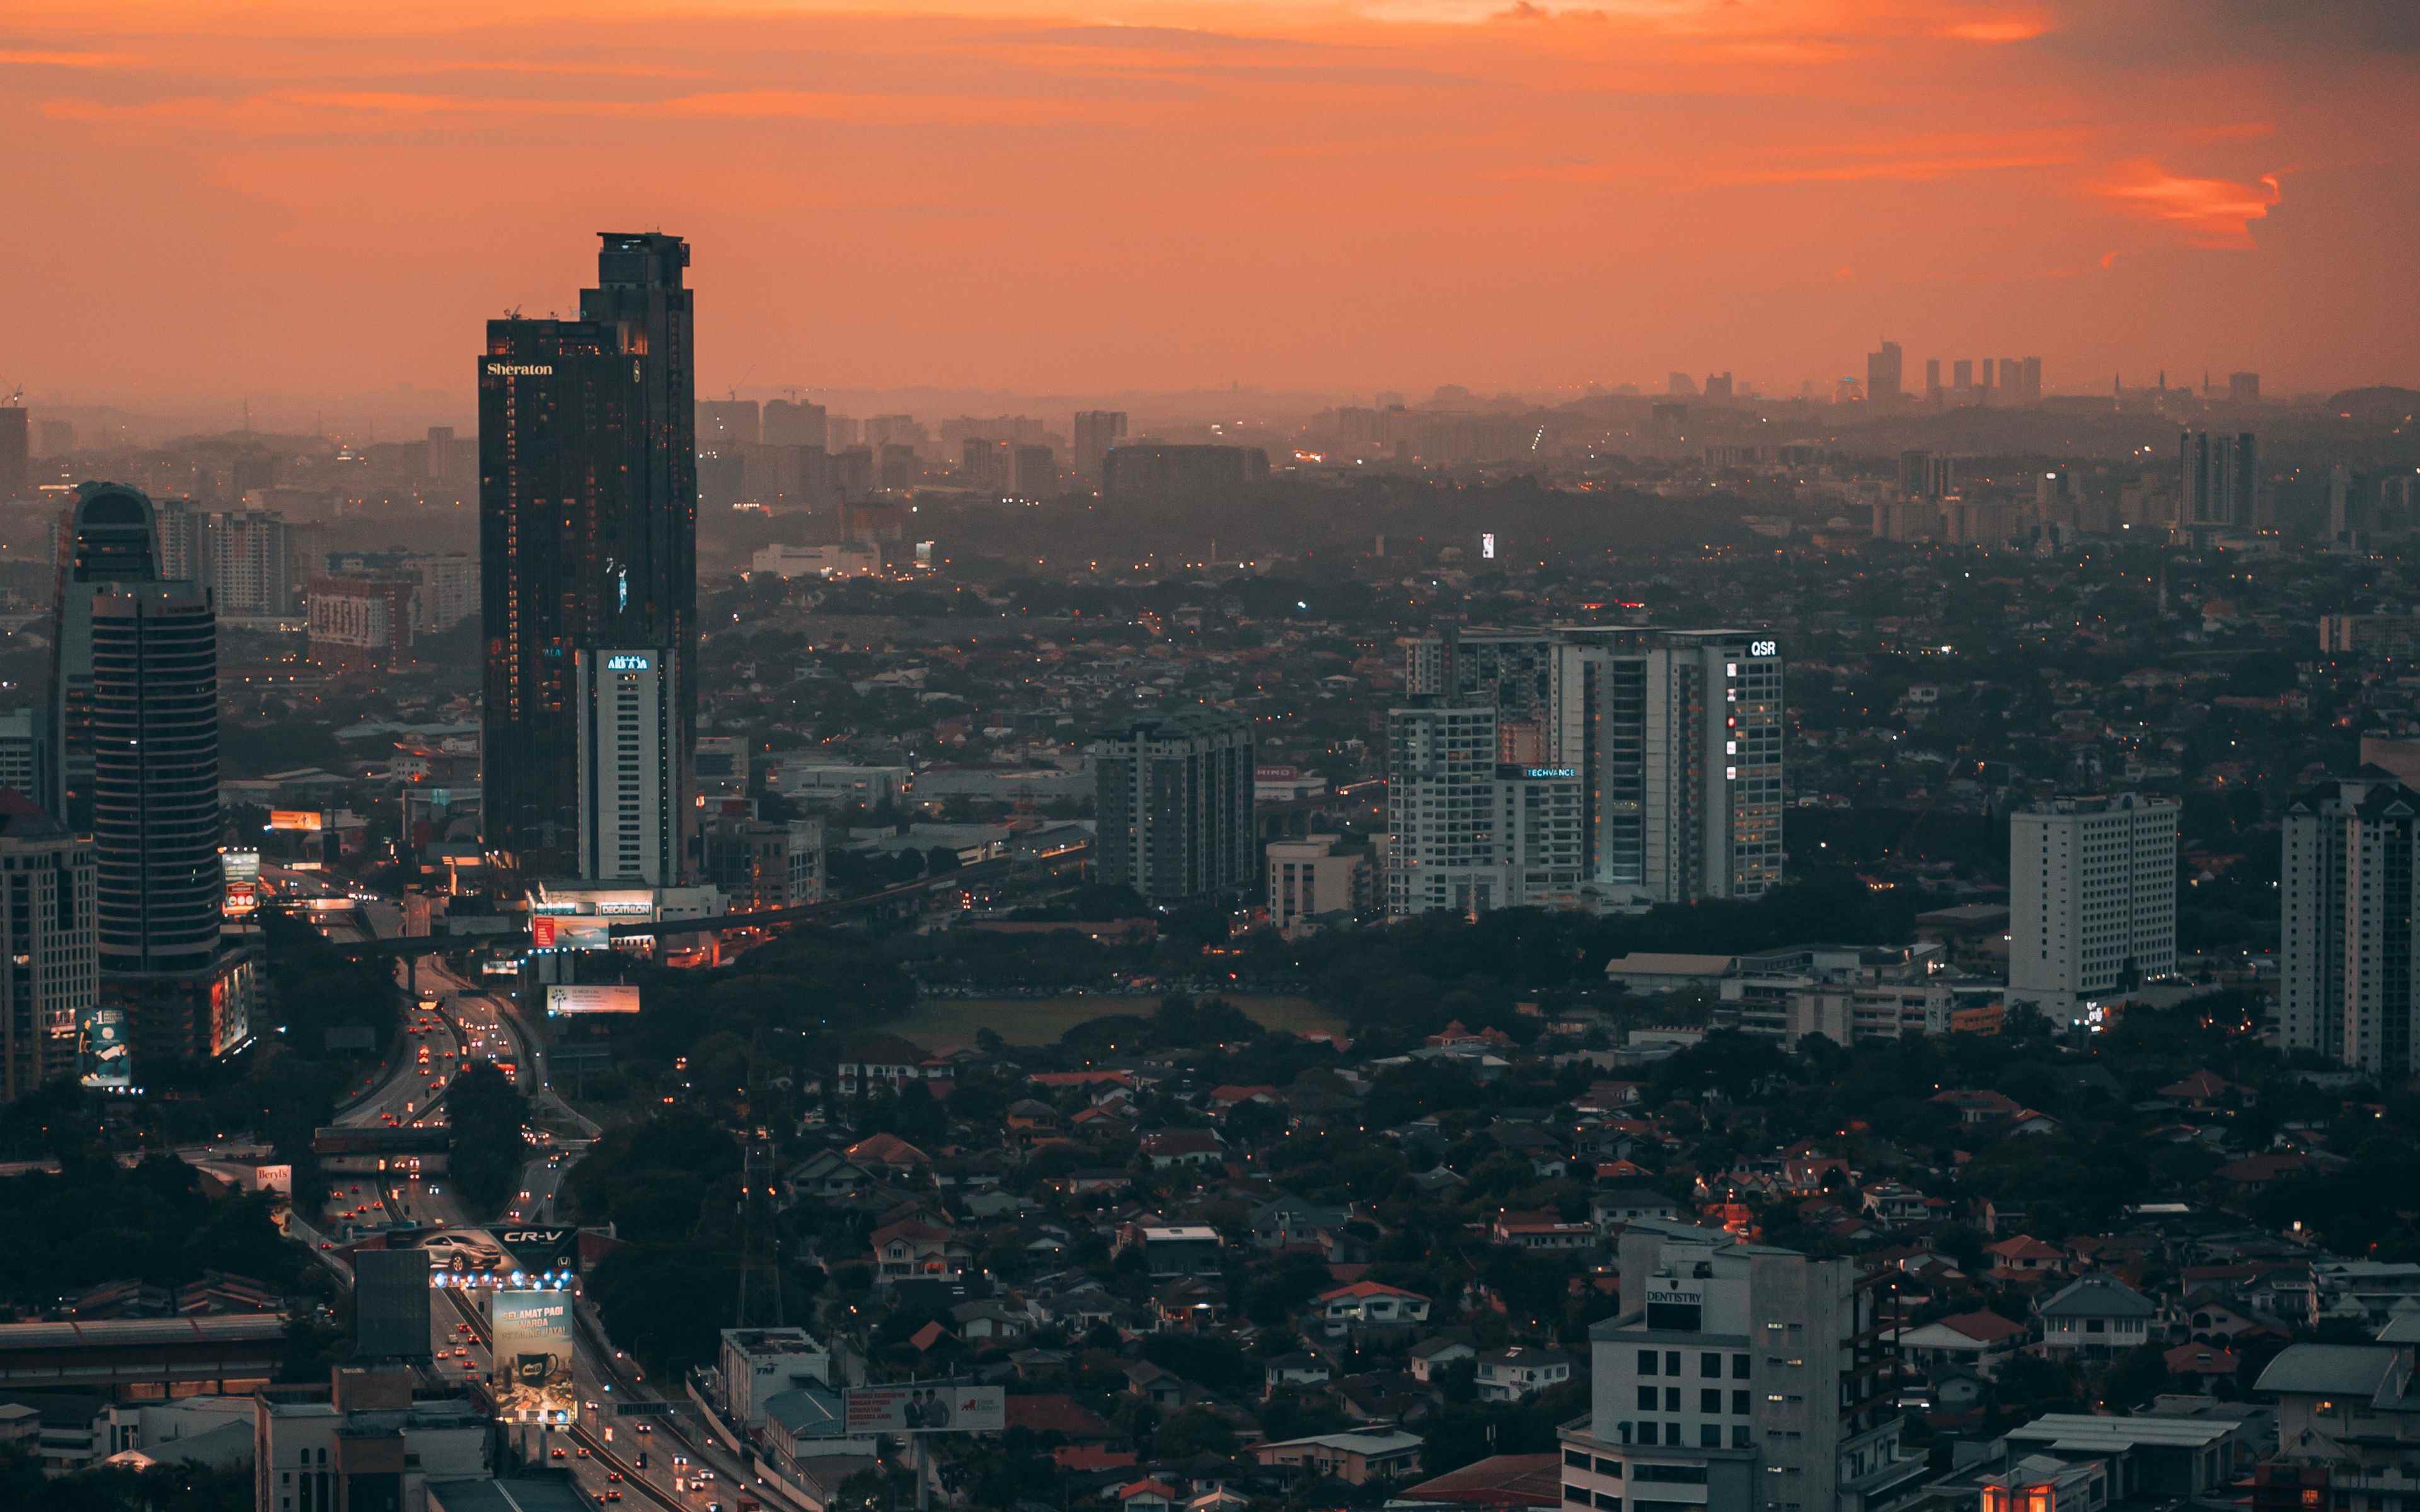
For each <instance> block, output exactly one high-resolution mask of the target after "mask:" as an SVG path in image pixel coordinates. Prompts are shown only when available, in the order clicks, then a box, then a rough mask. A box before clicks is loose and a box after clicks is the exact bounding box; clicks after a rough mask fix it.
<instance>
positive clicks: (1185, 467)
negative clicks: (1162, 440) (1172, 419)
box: [1101, 445, 1269, 501]
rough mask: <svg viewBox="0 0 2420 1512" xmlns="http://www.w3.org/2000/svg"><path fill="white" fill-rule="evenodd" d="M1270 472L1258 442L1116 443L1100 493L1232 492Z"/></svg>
mask: <svg viewBox="0 0 2420 1512" xmlns="http://www.w3.org/2000/svg"><path fill="white" fill-rule="evenodd" d="M1268 476H1269V454H1268V453H1266V452H1264V451H1263V450H1262V449H1261V448H1259V447H1257V446H1163V445H1140V446H1113V447H1111V448H1109V453H1108V454H1107V455H1106V456H1105V457H1104V458H1103V459H1102V464H1101V497H1102V498H1104V499H1120V500H1127V501H1134V500H1151V499H1158V500H1183V499H1200V498H1204V497H1208V496H1214V495H1220V494H1233V493H1235V492H1238V491H1240V490H1242V489H1244V488H1248V487H1249V486H1252V485H1253V484H1256V483H1265V482H1267V481H1268Z"/></svg>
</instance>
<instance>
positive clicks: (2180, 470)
mask: <svg viewBox="0 0 2420 1512" xmlns="http://www.w3.org/2000/svg"><path fill="white" fill-rule="evenodd" d="M2259 464H2260V446H2259V442H2258V440H2257V439H2256V438H2255V437H2254V436H2253V434H2252V433H2251V432H2250V431H2248V430H2247V431H2239V432H2237V433H2236V434H2234V435H2232V436H2229V435H2226V434H2224V433H2215V434H2214V433H2212V432H2210V431H2202V430H2188V431H2185V432H2183V433H2182V434H2181V435H2180V438H2179V440H2178V455H2177V534H2178V535H2179V536H2180V537H2184V538H2187V539H2190V540H2195V541H2204V540H2207V539H2208V538H2209V537H2211V536H2212V535H2218V534H2223V533H2231V532H2238V531H2248V530H2251V529H2253V528H2254V527H2255V526H2256V525H2257V523H2258V516H2259V491H2260V466H2259Z"/></svg>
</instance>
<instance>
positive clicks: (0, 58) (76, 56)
mask: <svg viewBox="0 0 2420 1512" xmlns="http://www.w3.org/2000/svg"><path fill="white" fill-rule="evenodd" d="M146 61H147V60H146V59H143V58H139V57H136V56H135V55H134V54H131V53H35V52H26V51H22V50H16V51H12V50H10V49H8V48H0V68H24V69H132V68H137V67H140V66H141V65H142V64H143V63H144V62H146Z"/></svg>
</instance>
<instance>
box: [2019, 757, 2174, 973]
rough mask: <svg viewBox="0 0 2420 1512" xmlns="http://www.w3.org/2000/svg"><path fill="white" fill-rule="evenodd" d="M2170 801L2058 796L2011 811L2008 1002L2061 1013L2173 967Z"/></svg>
mask: <svg viewBox="0 0 2420 1512" xmlns="http://www.w3.org/2000/svg"><path fill="white" fill-rule="evenodd" d="M2180 811H2181V810H2180V807H2179V806H2178V805H2177V804H2176V803H2175V802H2174V801H2173V800H2170V799H2165V798H2150V797H2144V796H2142V795H2136V794H2131V793H2121V794H2118V795H2116V796H2114V797H2089V798H2058V799H2054V800H2052V801H2051V802H2048V803H2045V804H2040V805H2038V806H2036V807H2035V808H2032V809H2025V810H2018V811H2017V812H2016V813H2014V814H2011V815H2009V1001H2010V1002H2015V1003H2030V1004H2033V1005H2035V1006H2036V1007H2039V1008H2041V1009H2044V1010H2046V1011H2053V1012H2055V1013H2059V1014H2069V1013H2073V1012H2076V1011H2080V1010H2082V1009H2084V1008H2085V1007H2086V1006H2087V1005H2088V1004H2089V1003H2090V1002H2091V1001H2092V1000H2093V999H2095V998H2098V997H2102V996H2105V995H2118V994H2123V993H2126V992H2129V991H2131V990H2133V988H2134V987H2136V986H2139V985H2140V984H2142V983H2144V982H2146V981H2149V980H2153V979H2155V978H2160V977H2165V976H2167V975H2169V974H2171V973H2172V972H2174V971H2175V970H2176V964H2177V816H2178V814H2179V813H2180Z"/></svg>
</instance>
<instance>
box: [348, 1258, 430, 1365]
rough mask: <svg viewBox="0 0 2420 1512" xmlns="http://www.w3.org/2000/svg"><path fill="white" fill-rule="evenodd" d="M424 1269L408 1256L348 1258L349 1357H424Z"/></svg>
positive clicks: (420, 1262)
mask: <svg viewBox="0 0 2420 1512" xmlns="http://www.w3.org/2000/svg"><path fill="white" fill-rule="evenodd" d="M428 1349H429V1345H428V1264H427V1261H426V1260H424V1259H423V1258H422V1257H420V1256H419V1255H418V1254H416V1253H415V1252H413V1251H411V1250H408V1249H402V1250H396V1249H365V1250H361V1251H358V1252H356V1253H355V1254H354V1256H353V1352H354V1353H356V1354H359V1355H363V1356H365V1357H367V1358H370V1359H406V1360H410V1359H421V1360H425V1359H427V1357H428Z"/></svg>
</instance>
